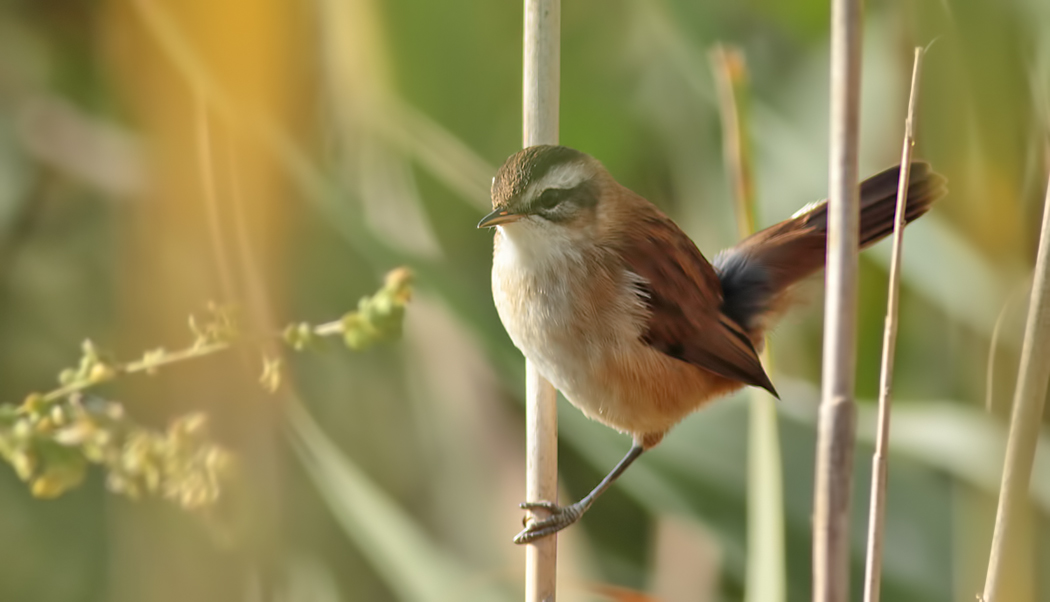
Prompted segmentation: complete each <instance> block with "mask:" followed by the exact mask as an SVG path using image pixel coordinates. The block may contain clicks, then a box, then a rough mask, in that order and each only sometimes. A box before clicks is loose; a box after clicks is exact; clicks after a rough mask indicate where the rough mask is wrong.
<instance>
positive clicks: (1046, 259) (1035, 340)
mask: <svg viewBox="0 0 1050 602" xmlns="http://www.w3.org/2000/svg"><path fill="white" fill-rule="evenodd" d="M1048 379H1050V182H1048V183H1047V191H1046V201H1045V203H1044V207H1043V227H1042V231H1041V234H1040V237H1039V250H1038V251H1037V253H1036V261H1035V277H1034V279H1033V282H1032V294H1031V297H1030V300H1029V305H1028V320H1027V322H1026V324H1025V336H1024V344H1023V346H1022V347H1021V367H1020V370H1019V372H1018V376H1017V388H1016V390H1015V392H1014V403H1013V414H1012V416H1011V418H1010V438H1009V440H1008V441H1007V444H1006V462H1005V464H1004V466H1003V481H1002V485H1001V486H1000V493H999V510H998V512H997V513H996V517H995V533H994V535H993V536H992V550H991V555H990V558H989V560H988V575H987V578H986V580H985V584H984V598H983V600H984V602H1000V601H1001V599H1002V597H1001V594H1002V593H1003V592H1004V590H1005V588H1006V585H1007V584H1006V583H1005V579H1004V576H1005V574H1006V569H1007V567H1008V565H1009V562H1008V560H1007V558H1008V556H1009V554H1010V550H1011V549H1012V548H1014V547H1016V545H1017V536H1018V528H1019V527H1020V523H1022V522H1023V519H1022V516H1023V514H1024V513H1025V505H1026V503H1027V501H1028V485H1029V481H1030V479H1031V475H1032V462H1033V459H1034V456H1035V448H1036V441H1037V440H1038V437H1039V427H1040V425H1041V424H1042V422H1041V420H1040V417H1041V416H1042V415H1043V403H1044V400H1045V399H1046V389H1047V380H1048Z"/></svg>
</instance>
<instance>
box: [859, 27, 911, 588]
mask: <svg viewBox="0 0 1050 602" xmlns="http://www.w3.org/2000/svg"><path fill="white" fill-rule="evenodd" d="M922 55H923V48H922V47H921V46H920V47H917V48H916V49H915V62H914V64H913V65H912V70H911V93H910V94H909V95H908V112H907V117H906V118H905V120H904V143H903V146H902V148H901V172H900V179H899V180H898V181H897V213H896V215H895V217H894V221H893V256H892V257H891V259H890V282H889V292H888V294H887V300H886V327H885V329H884V330H883V334H882V368H881V374H880V379H879V423H878V432H877V434H876V439H875V455H874V456H873V457H872V459H871V464H872V467H871V502H870V506H869V510H868V549H867V563H866V565H865V574H864V602H878V600H879V585H880V579H881V577H882V547H883V539H882V536H883V524H884V522H885V518H886V474H887V472H886V462H887V460H886V455H887V453H888V451H887V449H888V447H889V439H890V407H891V402H892V391H893V361H894V357H895V354H896V350H897V325H898V322H897V313H898V305H899V298H900V288H901V284H900V269H901V253H902V249H903V244H904V214H905V208H906V206H907V203H908V179H909V178H910V177H911V151H912V148H913V147H914V146H915V105H916V103H917V102H918V98H919V77H920V75H921V73H922Z"/></svg>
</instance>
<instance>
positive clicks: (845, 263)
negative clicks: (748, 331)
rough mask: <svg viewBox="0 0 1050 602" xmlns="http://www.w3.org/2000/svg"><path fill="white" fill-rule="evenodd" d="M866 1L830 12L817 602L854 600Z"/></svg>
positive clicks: (851, 1) (837, 5)
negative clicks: (853, 489)
mask: <svg viewBox="0 0 1050 602" xmlns="http://www.w3.org/2000/svg"><path fill="white" fill-rule="evenodd" d="M860 37H861V3H860V0H832V5H831V128H830V129H831V153H830V165H829V169H830V174H829V187H828V188H829V197H828V198H829V202H828V266H827V285H826V286H827V290H826V292H825V306H824V307H825V309H824V362H823V384H822V399H821V404H820V419H819V424H818V433H817V464H816V487H815V491H814V518H813V600H814V602H845V600H846V599H847V597H848V595H849V558H850V546H849V506H850V488H851V486H852V481H853V445H854V439H855V437H856V433H855V431H856V421H857V417H856V414H857V409H856V405H855V403H854V401H853V389H854V378H855V370H856V363H857V349H856V346H857V345H856V342H857V250H858V225H859V207H858V205H859V203H858V189H857V155H858V146H859V144H858V141H859V138H860V127H859V125H860V123H859V122H860V49H861V44H860Z"/></svg>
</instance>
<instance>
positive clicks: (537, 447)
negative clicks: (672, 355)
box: [522, 0, 561, 602]
mask: <svg viewBox="0 0 1050 602" xmlns="http://www.w3.org/2000/svg"><path fill="white" fill-rule="evenodd" d="M560 38H561V0H525V32H524V65H523V76H522V143H523V145H524V146H526V147H528V146H534V145H537V144H557V143H558V92H559V85H560V81H559V80H560V75H561V68H560V59H559V55H560V53H561V41H560ZM525 374H526V376H525V378H526V386H525V398H526V402H525V404H526V405H525V413H526V422H527V429H528V430H527V432H526V454H527V475H526V485H525V489H526V492H525V495H526V499H528V500H529V501H536V500H549V501H553V502H556V501H557V496H558V408H557V396H556V393H555V391H554V387H552V386H551V384H550V383H548V382H547V381H546V380H544V379H543V377H542V376H540V374H539V372H538V371H537V370H536V366H534V365H533V364H532V363H531V362H526V364H525ZM557 550H558V539H557V536H556V535H554V536H550V537H544V538H542V539H539V540H537V541H535V542H533V543H531V544H528V545H527V546H526V550H525V601H526V602H553V600H554V598H555V593H556V586H557Z"/></svg>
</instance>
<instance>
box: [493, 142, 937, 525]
mask: <svg viewBox="0 0 1050 602" xmlns="http://www.w3.org/2000/svg"><path fill="white" fill-rule="evenodd" d="M899 173H900V168H899V167H893V168H891V169H888V170H886V171H884V172H882V173H880V174H878V175H876V176H874V177H872V178H869V179H868V180H866V181H865V182H863V183H862V184H861V186H860V202H861V213H860V244H861V247H865V246H868V245H870V244H872V243H874V242H876V241H878V240H880V239H881V238H883V237H885V236H886V235H887V234H889V233H890V232H892V230H893V219H894V213H895V209H896V192H897V179H898V177H899ZM946 192H947V189H946V181H945V179H944V178H943V177H941V176H940V175H938V174H936V173H934V172H933V171H931V169H930V167H929V165H927V164H926V163H913V164H912V166H911V178H910V180H909V182H908V204H907V212H906V215H905V219H906V220H907V221H911V220H913V219H916V218H917V217H919V216H920V215H922V214H923V213H925V212H926V211H927V209H929V206H930V204H931V203H933V202H934V201H935V200H937V199H939V198H940V197H942V196H944V194H945V193H946ZM492 206H493V208H494V210H493V211H492V213H490V214H488V215H486V216H485V217H484V218H483V219H482V220H481V222H480V223H478V227H479V228H488V227H496V230H497V231H496V235H495V240H494V251H493V261H492V296H493V298H494V300H495V303H496V309H497V310H498V312H499V317H500V320H502V321H503V326H504V327H505V328H506V329H507V333H508V334H509V335H510V338H511V340H512V341H513V342H514V345H515V346H517V348H518V349H520V350H521V352H522V353H524V354H525V357H527V358H528V359H529V360H530V361H532V362H533V363H534V364H535V365H536V367H537V369H538V370H539V372H540V374H542V375H543V376H544V377H545V378H546V379H547V380H549V381H550V382H551V383H552V384H553V385H554V386H555V387H557V388H558V390H560V391H561V392H562V393H563V394H564V395H565V398H566V399H568V400H569V401H570V402H571V403H572V404H573V405H575V406H576V407H577V408H579V409H580V410H581V411H582V412H583V413H584V414H586V415H587V416H588V417H590V418H592V419H594V420H597V421H599V422H601V423H603V424H605V425H608V426H610V427H612V428H614V429H617V430H619V431H621V432H623V433H627V434H629V435H631V436H632V437H633V438H634V444H633V446H632V447H631V449H630V451H628V452H627V455H626V456H625V457H624V458H623V460H621V461H620V462H619V464H617V465H616V467H615V468H613V469H612V471H611V472H610V473H609V474H608V475H607V476H606V477H605V478H604V479H603V480H602V482H601V483H599V484H598V486H597V487H595V488H594V490H593V491H591V492H590V493H589V494H587V496H586V497H584V498H583V499H582V500H580V501H579V502H576V503H575V504H570V505H568V506H558V505H556V504H554V503H553V502H549V501H538V502H537V501H533V502H526V503H524V504H522V505H521V506H522V508H524V509H528V510H533V509H545V510H547V511H548V512H549V513H550V516H549V517H547V518H545V519H543V520H534V521H531V522H530V523H529V524H528V525H527V526H526V528H525V529H524V530H523V531H522V532H521V533H519V534H518V535H517V537H515V538H514V541H515V542H516V543H528V542H531V541H534V540H536V539H539V538H541V537H545V536H547V535H550V534H553V533H556V532H558V531H560V530H561V529H564V528H565V527H567V526H569V525H571V524H572V523H574V522H576V521H577V520H578V519H579V518H580V516H582V515H583V513H584V512H586V511H587V509H588V508H590V506H591V504H592V503H594V500H595V499H596V498H597V497H598V496H599V495H601V494H602V492H604V491H605V490H606V489H608V487H609V486H610V485H611V484H612V483H613V481H615V480H616V479H617V477H619V476H620V475H621V474H622V473H623V471H624V470H625V469H626V468H627V467H628V466H629V465H630V464H631V463H632V462H634V460H635V459H637V458H638V457H639V456H640V455H641V454H642V452H644V451H645V450H647V449H649V448H651V447H653V446H654V445H656V444H657V443H659V442H660V440H661V439H662V438H663V436H664V434H666V433H667V431H668V430H669V429H670V428H671V427H672V426H674V425H675V424H676V423H678V422H679V421H680V420H682V419H683V418H685V417H686V416H687V415H689V414H690V413H691V412H693V411H694V410H696V409H698V408H699V407H701V406H702V405H704V404H705V403H706V402H708V401H711V400H713V399H715V398H717V397H721V396H723V395H726V394H728V393H731V392H733V391H736V390H737V389H740V388H742V387H743V386H745V385H752V386H756V387H761V388H763V389H766V390H767V391H769V392H770V393H772V394H773V395H776V390H775V389H774V388H773V383H772V382H770V380H769V377H768V376H767V375H766V373H765V370H763V368H762V363H761V362H760V361H759V358H758V351H759V349H760V348H761V346H762V344H763V337H764V335H765V333H766V332H767V329H768V328H769V327H770V326H771V323H772V322H773V321H774V320H775V319H776V318H777V317H778V316H779V315H780V314H781V313H782V312H783V310H784V309H785V306H786V305H787V304H788V303H787V298H786V295H785V293H786V292H787V291H788V289H789V288H790V287H791V285H793V284H795V283H796V282H798V281H799V280H801V279H803V278H805V277H806V276H809V275H810V274H813V273H814V272H816V271H817V270H819V269H821V268H823V267H824V262H825V246H826V236H827V204H826V201H822V202H820V203H816V204H814V205H810V206H807V207H805V208H803V209H802V210H801V211H799V212H798V213H797V214H796V215H795V216H794V217H792V218H791V219H789V220H786V221H783V222H780V223H779V224H776V225H775V226H771V227H769V228H766V229H765V230H762V231H761V232H758V233H756V234H754V235H752V236H750V237H748V238H746V239H745V240H743V241H741V242H740V243H739V244H738V245H736V246H735V247H732V248H730V249H727V250H725V251H723V252H721V253H719V254H718V255H717V256H716V257H715V260H714V263H713V264H712V263H709V262H708V261H707V260H706V259H705V258H704V256H703V255H702V254H701V253H700V251H699V250H698V249H697V248H696V245H695V244H693V241H692V240H690V239H689V237H688V236H686V234H685V233H684V232H682V230H681V229H680V228H679V227H678V226H677V225H675V223H674V222H672V221H671V220H670V219H669V218H668V217H667V216H666V215H664V213H663V212H661V211H660V210H659V209H657V208H656V206H655V205H653V204H652V203H650V202H649V201H647V200H645V199H644V198H642V197H641V196H639V195H637V194H635V193H634V192H632V191H630V190H628V189H627V188H625V187H623V186H621V185H620V184H619V183H618V182H617V181H616V180H615V179H613V177H612V176H611V175H610V174H609V172H608V171H606V169H605V168H604V167H603V166H602V165H601V163H599V162H598V161H597V160H596V159H594V158H593V157H591V156H589V155H586V154H584V153H581V152H579V151H576V150H573V149H571V148H567V147H564V146H533V147H530V148H526V149H524V150H522V151H520V152H518V153H517V154H515V155H513V156H511V157H510V158H509V159H507V162H506V163H504V164H503V167H501V168H500V169H499V172H498V173H497V174H496V177H495V178H493V180H492Z"/></svg>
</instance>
